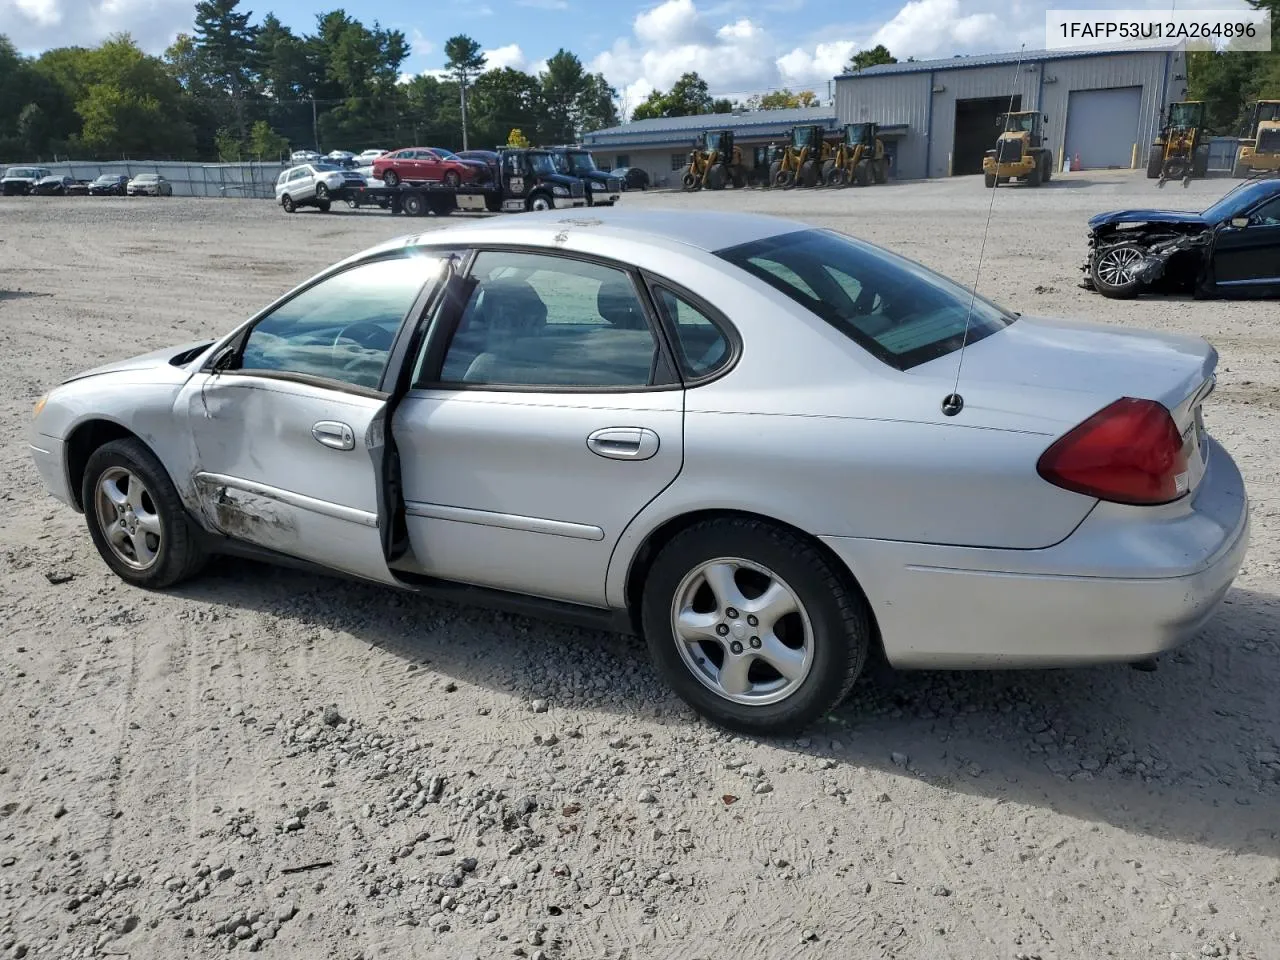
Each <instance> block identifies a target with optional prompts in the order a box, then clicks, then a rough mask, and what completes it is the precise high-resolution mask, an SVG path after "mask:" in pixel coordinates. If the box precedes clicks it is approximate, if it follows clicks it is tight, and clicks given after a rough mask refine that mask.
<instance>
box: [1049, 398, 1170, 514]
mask: <svg viewBox="0 0 1280 960" xmlns="http://www.w3.org/2000/svg"><path fill="white" fill-rule="evenodd" d="M1036 470H1037V472H1038V473H1039V474H1040V476H1041V477H1043V478H1044V479H1045V480H1048V481H1049V482H1050V483H1052V484H1055V485H1056V486H1059V487H1064V488H1065V489H1067V490H1074V491H1075V492H1076V493H1083V494H1085V495H1086V496H1090V497H1097V498H1098V499H1099V500H1110V501H1112V502H1114V503H1134V504H1156V503H1168V502H1170V501H1171V500H1177V499H1178V498H1179V497H1181V496H1182V495H1183V494H1185V493H1186V492H1187V483H1188V475H1187V454H1186V451H1185V450H1184V448H1183V443H1182V436H1181V435H1180V434H1179V433H1178V425H1177V424H1175V423H1174V422H1173V417H1172V416H1171V415H1170V414H1169V411H1168V410H1167V409H1166V408H1165V407H1164V406H1163V405H1161V404H1159V403H1156V402H1155V401H1152V400H1135V399H1133V398H1132V397H1125V398H1124V399H1122V400H1117V401H1116V402H1115V403H1113V404H1111V405H1110V406H1109V407H1105V408H1103V409H1102V410H1099V411H1098V412H1097V413H1095V414H1094V415H1093V416H1092V417H1090V418H1089V419H1088V420H1086V421H1085V422H1084V423H1082V424H1080V425H1079V426H1078V427H1076V428H1075V429H1073V430H1072V431H1071V432H1070V433H1067V434H1066V435H1064V436H1062V437H1060V438H1059V439H1058V440H1057V441H1055V442H1054V444H1053V446H1051V447H1050V448H1049V449H1048V450H1046V451H1045V452H1044V453H1043V454H1041V456H1040V460H1039V462H1038V463H1037V464H1036Z"/></svg>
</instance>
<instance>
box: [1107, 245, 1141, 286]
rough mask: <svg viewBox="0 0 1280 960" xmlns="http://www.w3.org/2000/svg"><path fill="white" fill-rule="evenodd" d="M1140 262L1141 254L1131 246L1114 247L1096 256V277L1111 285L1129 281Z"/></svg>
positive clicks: (1120, 284)
mask: <svg viewBox="0 0 1280 960" xmlns="http://www.w3.org/2000/svg"><path fill="white" fill-rule="evenodd" d="M1141 262H1142V254H1141V253H1140V252H1139V251H1138V250H1136V249H1135V248H1133V247H1115V248H1112V249H1111V250H1108V251H1107V252H1106V253H1104V254H1103V255H1102V256H1101V257H1099V258H1098V279H1100V280H1102V282H1103V283H1107V284H1110V285H1111V286H1113V287H1122V286H1124V285H1125V284H1126V283H1131V282H1132V281H1133V279H1134V275H1135V273H1136V272H1137V269H1138V264H1140V263H1141Z"/></svg>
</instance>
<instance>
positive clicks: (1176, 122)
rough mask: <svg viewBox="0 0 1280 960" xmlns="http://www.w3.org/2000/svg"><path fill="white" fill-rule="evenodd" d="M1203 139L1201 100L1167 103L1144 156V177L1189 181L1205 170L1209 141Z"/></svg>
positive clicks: (1202, 102) (1207, 168) (1202, 106)
mask: <svg viewBox="0 0 1280 960" xmlns="http://www.w3.org/2000/svg"><path fill="white" fill-rule="evenodd" d="M1203 141H1204V101H1202V100H1180V101H1178V102H1177V103H1171V104H1169V109H1168V111H1167V112H1166V113H1165V118H1164V123H1163V125H1162V126H1161V128H1160V136H1158V137H1157V138H1156V140H1155V142H1154V143H1153V144H1151V152H1150V153H1149V154H1148V155H1147V179H1149V180H1155V179H1156V178H1159V180H1160V182H1159V183H1158V184H1157V186H1161V187H1163V186H1164V185H1165V183H1166V182H1167V181H1169V180H1181V181H1182V185H1183V186H1186V185H1187V184H1188V183H1190V182H1191V180H1192V179H1193V178H1194V179H1200V178H1203V177H1205V176H1207V175H1208V173H1209V144H1208V143H1206V142H1203Z"/></svg>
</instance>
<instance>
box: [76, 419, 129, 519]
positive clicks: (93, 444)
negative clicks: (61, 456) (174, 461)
mask: <svg viewBox="0 0 1280 960" xmlns="http://www.w3.org/2000/svg"><path fill="white" fill-rule="evenodd" d="M130 438H132V439H134V440H137V441H138V442H139V443H141V442H142V439H141V438H140V437H139V436H138V435H137V434H135V433H133V432H132V431H130V430H127V429H125V428H124V427H122V426H120V424H118V423H113V422H112V421H110V420H88V421H86V422H84V423H82V424H80V425H79V426H78V427H76V428H75V430H74V431H72V433H71V436H70V437H68V438H67V445H66V446H67V453H66V456H67V480H68V481H69V483H70V486H71V499H72V502H73V503H74V504H75V507H76V509H77V510H81V511H83V510H84V504H83V503H81V502H80V488H81V486H83V484H84V468H85V467H86V466H87V465H88V463H89V458H90V457H91V456H93V451H95V450H97V449H98V448H99V447H101V446H102V445H103V444H106V443H110V442H111V441H112V440H126V439H130Z"/></svg>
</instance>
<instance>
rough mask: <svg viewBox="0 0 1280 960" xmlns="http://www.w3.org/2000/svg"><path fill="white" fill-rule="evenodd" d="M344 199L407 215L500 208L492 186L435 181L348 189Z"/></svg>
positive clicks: (443, 214)
mask: <svg viewBox="0 0 1280 960" xmlns="http://www.w3.org/2000/svg"><path fill="white" fill-rule="evenodd" d="M345 199H346V201H347V204H348V205H349V206H350V207H352V209H356V210H358V209H359V208H360V207H379V208H381V209H383V210H390V211H391V212H392V213H403V214H405V215H406V216H410V217H423V216H426V215H427V214H432V215H434V216H437V217H447V216H448V215H449V214H451V213H453V212H454V211H456V210H463V211H467V212H480V213H483V212H485V211H488V212H490V213H497V212H498V211H500V210H501V209H502V194H501V192H500V191H499V190H497V189H496V188H495V187H494V186H493V185H470V184H464V185H461V186H457V187H451V186H449V185H448V184H445V183H437V182H434V181H433V182H426V183H419V182H409V183H405V182H401V183H397V184H396V185H395V186H394V187H387V186H382V187H368V186H366V187H360V188H358V189H354V190H349V191H347V194H346V197H345Z"/></svg>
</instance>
